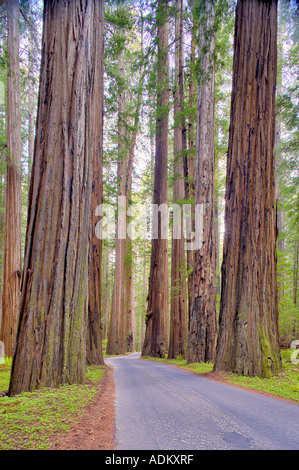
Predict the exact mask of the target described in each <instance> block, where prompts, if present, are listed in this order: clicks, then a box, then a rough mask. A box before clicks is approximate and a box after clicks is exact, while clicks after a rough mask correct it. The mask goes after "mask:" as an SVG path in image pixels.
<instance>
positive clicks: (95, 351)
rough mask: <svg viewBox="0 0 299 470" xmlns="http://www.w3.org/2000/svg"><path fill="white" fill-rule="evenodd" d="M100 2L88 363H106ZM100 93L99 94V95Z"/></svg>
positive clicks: (101, 10) (100, 1)
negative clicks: (100, 229) (99, 229)
mask: <svg viewBox="0 0 299 470" xmlns="http://www.w3.org/2000/svg"><path fill="white" fill-rule="evenodd" d="M98 2H99V16H98V26H97V28H98V35H97V36H96V38H95V46H94V47H95V50H96V51H97V53H96V63H95V80H94V89H95V98H94V99H95V103H97V104H98V105H99V106H98V107H97V108H95V109H94V110H93V111H92V115H91V119H93V121H92V124H91V125H92V129H93V136H94V141H93V143H92V148H93V149H94V154H93V178H92V179H93V181H92V196H91V224H90V227H91V233H90V247H89V303H88V322H87V338H86V339H87V342H86V361H87V364H104V358H103V352H102V331H101V326H102V325H101V287H102V283H101V260H102V240H99V239H98V238H97V236H96V233H95V226H96V223H97V221H96V217H95V212H96V207H97V206H98V205H99V204H102V202H103V185H102V178H103V175H102V168H103V113H104V0H98ZM96 93H98V96H97V95H96Z"/></svg>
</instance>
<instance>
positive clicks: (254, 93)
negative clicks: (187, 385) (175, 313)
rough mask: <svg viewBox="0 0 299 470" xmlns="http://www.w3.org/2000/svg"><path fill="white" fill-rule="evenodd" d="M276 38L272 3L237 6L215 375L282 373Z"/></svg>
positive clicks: (262, 375) (251, 2) (274, 3)
mask: <svg viewBox="0 0 299 470" xmlns="http://www.w3.org/2000/svg"><path fill="white" fill-rule="evenodd" d="M276 36H277V2H276V1H258V0H251V1H250V2H248V1H245V0H239V1H238V4H237V9H236V25H235V40H234V41H235V42H234V65H233V88H232V102H231V126H230V134H229V147H228V162H227V181H226V208H225V238H224V249H223V264H222V289H221V306H220V333H219V341H218V344H217V357H216V364H215V370H221V369H222V370H229V371H233V372H236V373H240V374H245V375H249V376H261V377H269V376H271V375H273V374H276V373H278V372H279V371H280V369H281V360H280V351H279V343H278V308H277V281H276V237H277V228H276V205H275V181H274V169H275V158H274V138H275V87H276V61H277V58H276V56H277V51H276Z"/></svg>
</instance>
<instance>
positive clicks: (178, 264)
mask: <svg viewBox="0 0 299 470" xmlns="http://www.w3.org/2000/svg"><path fill="white" fill-rule="evenodd" d="M182 15H183V2H182V0H177V1H176V17H175V39H176V44H175V79H176V89H175V96H174V119H175V128H174V143H173V145H174V182H173V202H174V203H176V204H178V203H179V201H180V200H182V199H184V197H185V183H184V165H183V123H182V111H183V104H184V81H183V18H182ZM174 224H176V225H177V228H178V229H179V230H178V231H179V232H180V233H179V234H175V232H173V238H172V254H171V255H172V262H171V302H170V338H169V352H168V357H169V358H170V359H174V358H176V357H177V356H178V355H182V356H184V355H185V346H186V326H187V323H186V321H187V291H186V279H185V269H186V259H185V258H186V256H185V238H184V233H183V218H182V217H180V220H179V221H177V222H176V221H175V220H174ZM177 236H178V238H177Z"/></svg>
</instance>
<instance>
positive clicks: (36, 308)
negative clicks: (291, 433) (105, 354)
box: [9, 0, 101, 395]
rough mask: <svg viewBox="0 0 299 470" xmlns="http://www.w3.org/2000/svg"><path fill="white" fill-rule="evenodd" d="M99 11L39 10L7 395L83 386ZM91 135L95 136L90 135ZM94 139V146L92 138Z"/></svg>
mask: <svg viewBox="0 0 299 470" xmlns="http://www.w3.org/2000/svg"><path fill="white" fill-rule="evenodd" d="M100 5H101V4H100V2H98V1H97V0H74V1H71V2H57V1H55V0H47V1H46V2H45V6H44V30H43V41H42V62H41V76H40V93H39V103H38V116H37V126H36V141H35V149H34V161H33V167H32V178H31V186H30V194H29V213H28V226H27V235H26V248H25V260H24V277H23V281H22V295H21V304H20V321H19V326H18V334H17V344H16V351H15V354H14V357H13V363H12V372H11V381H10V386H9V394H10V395H16V394H17V393H20V392H21V391H29V390H33V389H35V388H39V387H44V386H55V385H58V384H62V383H78V382H83V381H84V380H85V366H86V321H87V307H88V249H89V233H90V230H89V227H90V212H91V187H92V184H91V183H92V162H93V155H94V153H95V149H94V142H95V135H96V136H98V129H93V122H94V120H93V112H94V110H95V109H96V110H98V109H99V108H100V103H99V102H98V100H99V90H98V89H95V84H97V83H99V80H98V77H97V74H98V69H97V67H96V62H97V58H96V56H97V54H98V53H99V51H98V50H96V45H97V44H99V43H100V39H99V31H100V30H99V18H100V17H101V12H100ZM94 132H95V133H96V134H95V135H94ZM96 138H97V137H96Z"/></svg>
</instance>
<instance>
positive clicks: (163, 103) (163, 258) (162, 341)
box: [142, 0, 169, 357]
mask: <svg viewBox="0 0 299 470" xmlns="http://www.w3.org/2000/svg"><path fill="white" fill-rule="evenodd" d="M157 23H158V102H157V123H156V155H155V180H154V198H153V203H154V204H158V205H160V204H165V205H167V203H168V194H167V159H168V114H169V111H168V102H169V85H168V70H169V64H168V38H169V24H168V2H167V1H165V0H159V2H158V11H157ZM167 223H168V222H167ZM161 235H162V234H161V213H159V234H158V237H157V238H153V239H152V252H151V265H150V278H149V295H148V306H147V313H146V331H145V338H144V343H143V348H142V355H143V356H153V357H164V355H165V353H166V352H167V341H168V320H169V318H168V315H169V303H168V284H169V281H168V239H164V238H162V236H161Z"/></svg>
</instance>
